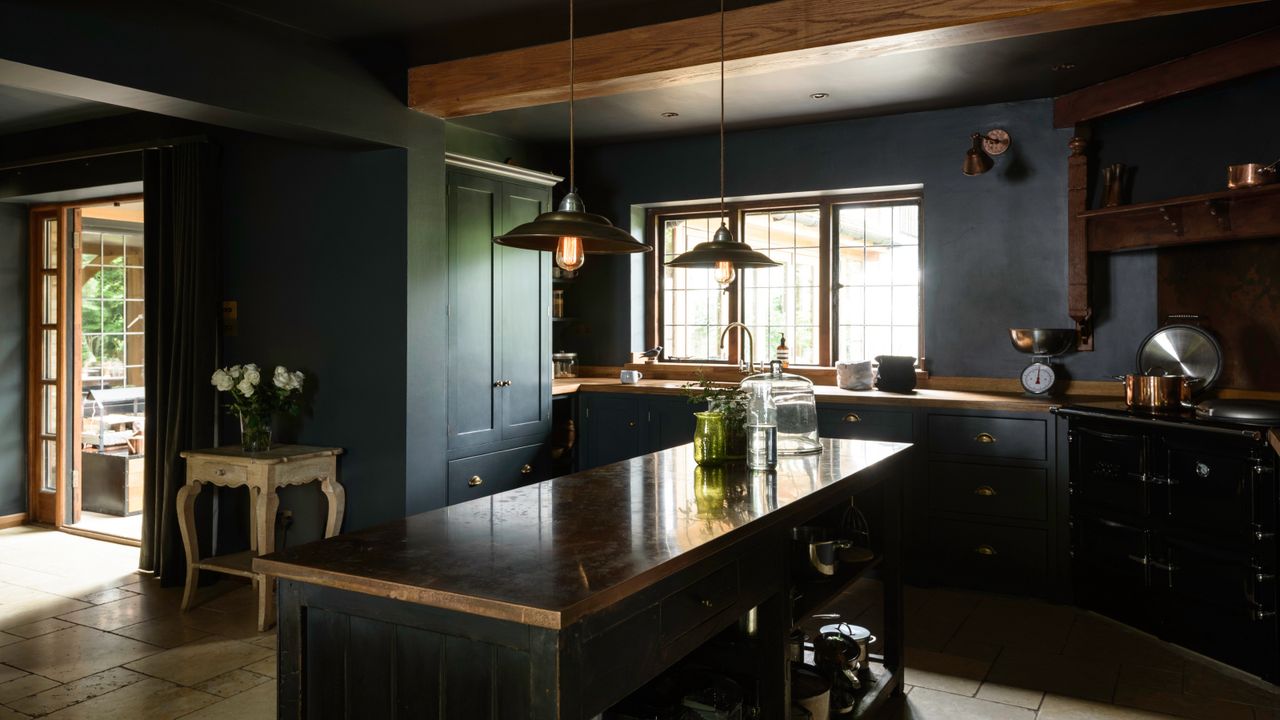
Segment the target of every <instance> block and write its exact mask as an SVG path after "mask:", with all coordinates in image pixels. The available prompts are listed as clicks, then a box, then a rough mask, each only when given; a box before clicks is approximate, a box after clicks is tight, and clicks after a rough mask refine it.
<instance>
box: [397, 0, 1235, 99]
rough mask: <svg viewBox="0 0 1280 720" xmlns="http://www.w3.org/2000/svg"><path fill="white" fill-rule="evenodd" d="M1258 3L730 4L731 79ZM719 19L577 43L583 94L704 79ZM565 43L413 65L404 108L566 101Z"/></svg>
mask: <svg viewBox="0 0 1280 720" xmlns="http://www.w3.org/2000/svg"><path fill="white" fill-rule="evenodd" d="M1258 1H1259V0H986V1H982V2H978V1H975V0H875V1H874V2H871V1H868V0H777V2H772V3H766V4H763V5H755V6H752V7H747V8H742V9H739V10H732V11H729V13H728V16H727V18H726V24H727V27H728V37H727V39H726V51H725V53H726V57H727V59H728V68H727V69H728V72H729V73H731V74H733V75H743V74H755V73H762V72H769V71H772V70H779V69H783V68H791V67H799V66H805V65H816V64H824V63H831V62H838V61H842V60H847V59H852V58H858V57H875V56H880V55H888V54H891V53H897V52H906V51H910V50H924V49H930V48H941V47H954V46H959V45H966V44H970V43H977V42H986V41H991V40H1001V39H1005V38H1012V37H1022V36H1026V35H1036V34H1040V33H1046V32H1055V31H1060V30H1072V29H1076V28H1081V27H1088V26H1093V25H1104V24H1108V23H1115V22H1124V21H1129V20H1139V19H1143V18H1149V17H1156V16H1160V15H1172V14H1177V13H1182V12H1190V11H1195V10H1206V9H1211V8H1219V7H1227V6H1232V5H1246V4H1250V3H1253V2H1258ZM719 27H720V25H719V20H718V17H717V16H714V15H712V16H703V17H696V18H689V19H685V20H676V21H673V22H666V23H660V24H656V25H648V26H644V27H638V28H632V29H628V30H620V31H617V32H612V33H605V34H603V35H594V36H591V37H584V38H580V39H579V40H578V42H577V48H576V50H577V93H578V95H579V97H594V96H602V95H614V94H619V93H625V92H637V91H641V90H652V89H656V88H661V87H666V86H671V85H683V84H688V83H695V82H700V81H705V80H710V79H712V78H714V77H715V73H716V72H717V69H718V65H717V62H718V59H719V47H720V41H719ZM568 55H569V53H568V43H567V42H558V43H551V44H547V45H539V46H535V47H529V48H523V49H519V50H511V51H507V52H500V53H494V54H491V55H483V56H479V57H473V58H464V59H461V60H454V61H450V62H444V63H438V64H435V65H423V66H419V67H415V68H411V69H410V70H409V106H410V107H412V108H414V109H417V110H420V111H422V112H424V113H427V114H429V115H434V116H436V117H442V118H452V117H461V116H465V115H476V114H480V113H486V112H494V111H498V110H510V109H513V108H519V107H529V106H533V105H544V104H548V103H555V102H562V101H564V100H566V99H567V97H568V91H567V87H566V83H567V77H566V76H567V64H568Z"/></svg>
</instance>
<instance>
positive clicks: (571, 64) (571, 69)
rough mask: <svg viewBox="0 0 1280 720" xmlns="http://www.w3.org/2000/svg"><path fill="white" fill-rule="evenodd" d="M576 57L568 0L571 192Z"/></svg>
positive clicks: (572, 184) (572, 183) (575, 189)
mask: <svg viewBox="0 0 1280 720" xmlns="http://www.w3.org/2000/svg"><path fill="white" fill-rule="evenodd" d="M721 2H724V0H721ZM576 59H577V58H576V53H575V52H574V47H573V0H569V192H571V193H576V192H578V184H577V181H576V180H575V178H574V165H575V160H576V158H575V157H574V147H573V120H574V118H573V99H574V98H573V85H574V64H575V61H576Z"/></svg>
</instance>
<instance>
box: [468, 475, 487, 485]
mask: <svg viewBox="0 0 1280 720" xmlns="http://www.w3.org/2000/svg"><path fill="white" fill-rule="evenodd" d="M483 482H484V478H482V477H480V476H479V475H472V476H471V479H470V480H468V481H467V485H470V486H471V487H480V485H481V483H483Z"/></svg>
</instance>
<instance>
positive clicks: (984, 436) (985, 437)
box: [973, 433, 996, 445]
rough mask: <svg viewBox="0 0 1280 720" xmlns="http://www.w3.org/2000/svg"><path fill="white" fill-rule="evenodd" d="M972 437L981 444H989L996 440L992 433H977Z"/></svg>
mask: <svg viewBox="0 0 1280 720" xmlns="http://www.w3.org/2000/svg"><path fill="white" fill-rule="evenodd" d="M973 439H974V440H977V441H978V442H980V443H982V444H983V445H990V444H992V443H994V442H995V441H996V436H995V435H992V434H991V433H978V434H977V436H975V437H974V438H973Z"/></svg>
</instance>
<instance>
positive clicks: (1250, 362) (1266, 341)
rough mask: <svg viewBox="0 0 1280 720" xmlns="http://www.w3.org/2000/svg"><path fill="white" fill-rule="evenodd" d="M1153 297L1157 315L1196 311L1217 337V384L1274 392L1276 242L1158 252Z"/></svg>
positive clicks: (1278, 342)
mask: <svg viewBox="0 0 1280 720" xmlns="http://www.w3.org/2000/svg"><path fill="white" fill-rule="evenodd" d="M1156 298H1157V299H1156V302H1157V307H1158V309H1159V313H1160V316H1161V317H1166V316H1168V315H1175V314H1180V313H1193V314H1198V315H1201V316H1203V318H1204V319H1203V321H1202V325H1203V326H1204V327H1206V328H1207V329H1209V330H1210V331H1212V332H1213V333H1214V334H1215V335H1216V336H1217V337H1218V341H1219V342H1220V343H1221V344H1222V355H1223V365H1222V376H1221V377H1220V378H1219V380H1218V387H1222V388H1242V389H1249V390H1280V373H1277V372H1276V368H1280V242H1277V241H1276V240H1275V239H1266V240H1247V241H1236V242H1226V243H1212V244H1208V245H1197V246H1189V247H1181V248H1168V249H1164V250H1161V251H1160V254H1159V273H1158V287H1157V296H1156Z"/></svg>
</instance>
